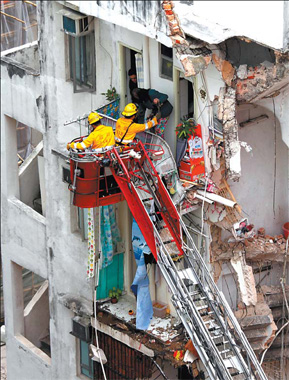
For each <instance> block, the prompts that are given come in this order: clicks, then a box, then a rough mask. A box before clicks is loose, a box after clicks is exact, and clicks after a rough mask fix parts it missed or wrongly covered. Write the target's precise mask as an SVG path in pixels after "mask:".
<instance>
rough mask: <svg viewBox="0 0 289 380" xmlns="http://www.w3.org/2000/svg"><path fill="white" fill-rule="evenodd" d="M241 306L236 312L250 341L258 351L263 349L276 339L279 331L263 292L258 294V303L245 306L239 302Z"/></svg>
mask: <svg viewBox="0 0 289 380" xmlns="http://www.w3.org/2000/svg"><path fill="white" fill-rule="evenodd" d="M239 307H240V309H239V310H237V311H235V313H234V314H235V316H236V318H237V319H238V321H239V323H240V325H241V327H242V329H243V331H244V333H245V335H246V337H247V339H248V341H249V343H250V344H251V346H252V348H253V350H254V351H256V352H257V353H258V352H261V351H263V350H264V349H266V348H267V347H268V346H269V344H270V343H271V341H272V340H273V339H274V337H275V333H276V331H277V326H276V324H275V322H274V319H273V315H272V311H271V310H270V308H269V306H268V305H267V304H266V302H265V301H264V298H263V295H262V294H258V302H257V303H256V305H254V306H249V307H245V308H244V307H243V306H242V305H241V304H239ZM241 307H242V308H241Z"/></svg>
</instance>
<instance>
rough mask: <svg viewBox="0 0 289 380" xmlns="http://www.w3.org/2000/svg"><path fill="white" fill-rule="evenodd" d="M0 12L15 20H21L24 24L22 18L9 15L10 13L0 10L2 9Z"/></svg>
mask: <svg viewBox="0 0 289 380" xmlns="http://www.w3.org/2000/svg"><path fill="white" fill-rule="evenodd" d="M0 13H1V14H2V15H4V16H7V17H11V18H13V19H14V20H16V21H19V22H22V24H24V25H25V22H24V21H23V20H20V18H17V17H15V16H11V15H9V14H8V13H5V12H2V11H0Z"/></svg>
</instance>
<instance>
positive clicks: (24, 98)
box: [1, 57, 43, 133]
mask: <svg viewBox="0 0 289 380" xmlns="http://www.w3.org/2000/svg"><path fill="white" fill-rule="evenodd" d="M11 58H12V57H11ZM1 82H2V89H4V91H2V102H1V114H2V115H4V114H5V115H7V116H9V117H11V118H13V119H15V120H17V121H19V122H21V123H23V124H25V125H27V126H29V127H32V128H34V129H36V130H38V131H40V132H41V133H43V129H42V122H41V118H40V114H39V112H38V109H37V99H38V98H39V96H40V94H41V85H40V77H39V76H34V75H30V74H27V73H26V72H25V71H23V70H20V69H17V68H16V69H15V70H13V69H11V65H8V64H7V63H6V62H2V61H1ZM4 94H5V98H4Z"/></svg>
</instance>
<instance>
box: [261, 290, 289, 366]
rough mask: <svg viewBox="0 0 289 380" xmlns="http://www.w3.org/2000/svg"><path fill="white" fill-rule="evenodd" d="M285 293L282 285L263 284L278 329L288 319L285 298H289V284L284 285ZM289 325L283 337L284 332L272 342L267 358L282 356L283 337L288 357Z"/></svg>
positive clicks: (285, 352) (272, 358) (263, 291)
mask: <svg viewBox="0 0 289 380" xmlns="http://www.w3.org/2000/svg"><path fill="white" fill-rule="evenodd" d="M284 291H285V294H284V293H283V290H282V288H281V286H267V285H263V286H261V292H262V293H263V295H264V299H265V301H266V303H267V305H268V306H269V307H270V309H271V312H272V315H273V318H274V322H275V323H276V326H277V328H278V331H279V330H280V329H281V327H282V326H283V325H284V323H285V322H286V320H288V317H289V315H288V310H287V309H286V306H285V304H284V303H285V298H286V299H287V300H288V299H289V286H288V285H287V286H286V287H284ZM288 331H289V329H288V327H287V329H286V328H285V329H284V336H283V338H282V334H279V335H278V336H277V337H276V339H274V342H272V346H271V348H270V351H268V353H266V356H265V360H276V359H279V358H280V348H281V346H282V339H283V344H284V354H285V356H286V357H288V356H289V334H288Z"/></svg>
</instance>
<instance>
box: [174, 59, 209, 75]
mask: <svg viewBox="0 0 289 380" xmlns="http://www.w3.org/2000/svg"><path fill="white" fill-rule="evenodd" d="M179 59H180V61H181V63H182V65H183V67H184V70H185V76H186V77H189V76H196V75H197V74H199V73H200V72H201V71H203V70H205V69H206V68H207V67H208V64H209V63H210V62H211V57H210V56H206V57H201V56H200V57H195V56H193V55H180V56H179Z"/></svg>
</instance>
